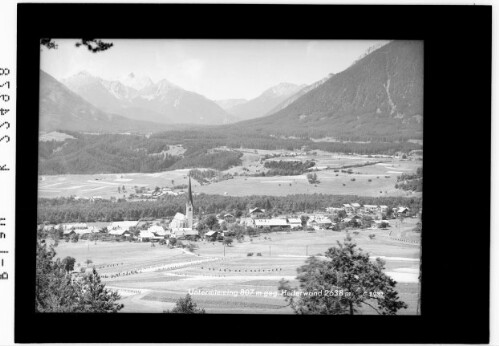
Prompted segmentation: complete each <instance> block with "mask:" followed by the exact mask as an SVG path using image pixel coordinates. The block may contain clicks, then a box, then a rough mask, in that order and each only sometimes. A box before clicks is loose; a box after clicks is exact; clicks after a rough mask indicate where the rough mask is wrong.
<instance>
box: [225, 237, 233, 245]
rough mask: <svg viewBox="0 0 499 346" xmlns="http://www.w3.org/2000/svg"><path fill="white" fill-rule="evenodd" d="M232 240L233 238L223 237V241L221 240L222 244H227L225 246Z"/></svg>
mask: <svg viewBox="0 0 499 346" xmlns="http://www.w3.org/2000/svg"><path fill="white" fill-rule="evenodd" d="M233 241H234V240H232V238H229V237H225V238H224V241H223V244H224V245H227V246H231V245H232V242H233Z"/></svg>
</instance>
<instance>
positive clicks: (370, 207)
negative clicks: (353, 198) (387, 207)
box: [364, 204, 379, 214]
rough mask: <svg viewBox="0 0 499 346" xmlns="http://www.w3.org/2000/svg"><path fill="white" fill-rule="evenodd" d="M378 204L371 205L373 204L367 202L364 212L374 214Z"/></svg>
mask: <svg viewBox="0 0 499 346" xmlns="http://www.w3.org/2000/svg"><path fill="white" fill-rule="evenodd" d="M378 209H379V208H378V206H377V205H371V204H365V205H364V212H365V213H368V214H374V213H376V212H377V211H378Z"/></svg>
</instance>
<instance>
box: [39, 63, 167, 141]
mask: <svg viewBox="0 0 499 346" xmlns="http://www.w3.org/2000/svg"><path fill="white" fill-rule="evenodd" d="M167 129H168V127H167V126H161V125H158V124H154V123H150V122H145V121H137V120H131V119H128V118H126V117H123V116H119V115H115V114H111V113H106V112H104V111H102V110H100V109H99V108H97V107H95V106H94V105H92V104H90V103H89V102H87V101H85V100H84V99H83V98H82V97H81V96H79V95H77V94H75V93H74V92H72V91H71V90H69V89H68V88H67V87H65V86H64V85H63V84H62V83H60V82H58V81H57V80H56V79H55V78H53V77H52V76H50V75H49V74H47V73H46V72H44V71H40V131H41V132H50V131H54V130H69V131H81V132H99V133H103V132H153V131H161V130H167Z"/></svg>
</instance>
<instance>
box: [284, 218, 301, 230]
mask: <svg viewBox="0 0 499 346" xmlns="http://www.w3.org/2000/svg"><path fill="white" fill-rule="evenodd" d="M286 221H287V223H288V225H289V226H290V227H291V228H298V227H301V219H300V218H288V219H287V220H286Z"/></svg>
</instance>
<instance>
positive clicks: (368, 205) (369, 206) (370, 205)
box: [364, 204, 378, 209]
mask: <svg viewBox="0 0 499 346" xmlns="http://www.w3.org/2000/svg"><path fill="white" fill-rule="evenodd" d="M377 207H378V206H377V205H372V204H364V208H369V209H370V208H377Z"/></svg>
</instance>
